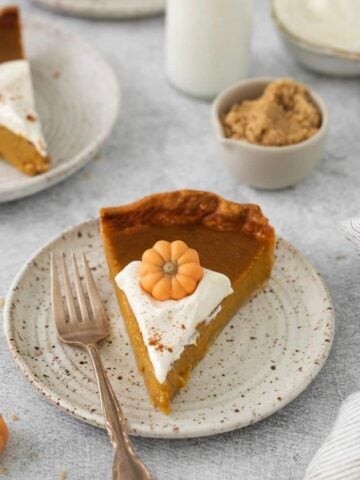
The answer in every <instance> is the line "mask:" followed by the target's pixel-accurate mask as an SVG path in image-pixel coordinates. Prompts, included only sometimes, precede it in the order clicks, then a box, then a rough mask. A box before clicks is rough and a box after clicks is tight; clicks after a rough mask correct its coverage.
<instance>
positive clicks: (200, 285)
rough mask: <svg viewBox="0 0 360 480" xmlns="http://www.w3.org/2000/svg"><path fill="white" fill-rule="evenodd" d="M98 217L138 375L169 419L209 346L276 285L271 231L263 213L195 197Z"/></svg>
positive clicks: (169, 196)
mask: <svg viewBox="0 0 360 480" xmlns="http://www.w3.org/2000/svg"><path fill="white" fill-rule="evenodd" d="M100 217H101V233H102V239H103V245H104V250H105V254H106V258H107V262H108V265H109V269H110V275H111V278H112V280H113V283H114V288H115V292H116V295H117V298H118V301H119V305H120V309H121V312H122V316H123V318H124V322H125V325H126V328H127V332H128V335H129V337H130V340H131V344H132V347H133V350H134V354H135V357H136V361H137V365H138V368H139V370H140V372H142V374H143V377H144V380H145V383H146V386H147V389H148V392H149V396H150V398H151V400H152V402H153V404H154V405H155V406H156V407H158V408H159V409H160V410H162V411H163V412H164V413H169V412H170V403H171V400H172V398H173V397H174V396H175V394H176V393H177V392H178V391H179V390H180V389H181V388H182V387H184V386H185V385H186V383H187V381H188V379H189V376H190V374H191V371H192V370H193V368H194V367H195V366H196V365H197V363H198V362H199V361H200V360H201V358H202V357H203V356H204V355H205V354H206V352H207V350H208V348H209V346H210V344H211V343H212V342H213V341H214V339H215V338H216V336H217V335H218V334H219V333H220V331H221V330H222V329H223V328H224V327H225V326H226V325H227V324H228V322H229V321H230V320H231V318H232V317H233V315H234V314H235V313H236V311H237V310H238V309H239V308H240V307H241V306H242V305H243V304H244V303H245V302H246V301H247V300H248V299H249V298H250V297H251V296H252V295H253V294H254V293H255V292H256V291H257V290H258V289H259V288H260V287H261V286H263V284H264V283H265V282H266V281H267V280H268V278H269V277H270V274H271V270H272V265H273V261H274V247H275V232H274V229H273V228H272V227H271V226H270V225H269V223H268V221H267V219H266V218H265V217H264V215H263V214H262V212H261V210H260V208H259V207H258V206H256V205H242V204H237V203H234V202H228V201H226V200H224V199H222V198H221V197H219V196H217V195H215V194H212V193H208V192H200V191H190V190H182V191H176V192H170V193H164V194H156V195H151V196H149V197H146V198H144V199H142V200H140V201H138V202H136V203H133V204H131V205H126V206H122V207H113V208H104V209H102V210H101V215H100Z"/></svg>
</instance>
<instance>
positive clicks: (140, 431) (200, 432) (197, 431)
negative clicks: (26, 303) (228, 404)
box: [4, 219, 335, 438]
mask: <svg viewBox="0 0 360 480" xmlns="http://www.w3.org/2000/svg"><path fill="white" fill-rule="evenodd" d="M95 224H96V225H98V220H97V219H92V220H88V221H86V222H83V223H81V224H79V225H76V226H75V227H71V228H68V229H67V230H65V231H63V232H62V233H60V234H59V235H56V236H54V237H53V238H52V240H50V241H49V242H47V243H46V244H45V245H44V246H42V247H40V248H39V249H38V250H37V251H36V252H35V253H34V254H33V255H32V256H31V257H30V258H29V260H28V261H27V262H26V263H25V264H24V266H23V267H22V268H21V269H20V271H19V272H18V273H17V275H16V277H15V278H14V280H13V282H12V285H11V287H10V289H9V293H8V295H7V298H6V302H5V306H4V332H5V335H6V338H7V341H8V345H9V348H10V351H11V353H12V355H13V357H14V360H15V363H16V364H17V366H18V367H19V368H20V370H21V371H22V373H23V374H24V375H25V377H26V378H27V379H28V380H29V381H30V383H31V385H33V387H35V389H36V390H38V391H39V392H40V393H41V394H42V396H44V397H45V398H46V399H47V400H49V401H50V402H51V403H53V405H55V406H56V407H58V408H60V409H61V410H63V411H65V412H66V413H68V414H70V415H72V416H74V417H75V418H78V419H80V420H83V421H84V422H86V423H89V424H91V425H94V426H97V427H100V428H104V419H103V417H102V416H101V415H98V414H96V413H95V414H94V413H91V412H89V411H88V410H84V409H81V408H79V407H77V411H76V413H74V412H73V405H72V404H71V402H68V401H67V400H66V399H65V398H62V399H61V402H60V404H59V402H57V401H56V400H55V394H54V393H53V391H52V390H51V389H48V388H47V387H46V386H44V384H43V383H42V382H41V381H39V380H38V379H37V378H36V377H34V375H33V374H32V372H31V369H30V368H29V366H28V364H27V362H26V359H25V358H24V357H23V356H22V355H21V353H20V352H18V350H17V346H16V343H15V341H14V340H13V339H12V328H13V327H12V324H11V320H10V311H11V308H12V307H11V305H12V303H13V302H14V300H15V298H16V295H17V290H18V285H19V284H20V283H21V280H22V277H23V275H24V274H25V272H26V271H27V270H28V269H29V268H30V269H31V268H33V264H32V262H33V261H34V260H35V259H36V257H38V256H39V255H41V254H42V253H43V252H44V250H47V251H49V249H50V248H51V246H52V245H53V244H54V243H55V242H57V241H58V240H59V239H60V238H62V237H63V238H64V237H66V235H67V234H71V233H72V232H74V231H76V230H77V229H78V228H81V227H82V228H86V227H87V226H93V225H95ZM278 244H279V245H281V246H282V248H285V249H288V250H291V251H293V252H295V254H296V255H297V257H298V258H299V260H300V261H301V263H302V264H303V265H305V266H306V268H307V269H308V270H309V272H311V275H312V276H313V278H314V280H315V282H316V283H317V286H318V287H319V288H320V290H322V294H323V295H324V297H322V301H323V302H324V304H326V305H327V308H326V317H325V318H324V319H323V321H324V322H325V321H326V325H327V328H328V330H327V332H326V335H325V332H324V337H325V336H326V340H325V342H327V343H324V344H323V348H322V350H321V352H317V353H318V355H317V356H316V361H314V363H313V365H312V367H311V371H310V372H309V371H308V372H307V374H306V375H305V376H304V377H303V378H302V381H300V382H298V383H297V384H296V386H295V387H293V388H292V390H291V392H290V393H289V394H288V395H287V397H286V398H281V401H279V403H278V405H277V406H276V407H272V408H270V409H269V410H268V411H266V412H264V413H263V414H260V415H258V416H256V418H254V419H251V420H249V421H247V422H246V423H244V422H238V421H236V420H234V419H232V420H230V421H229V422H228V423H224V424H222V425H221V426H219V425H217V426H216V427H215V428H214V427H213V426H212V425H211V421H209V423H208V425H201V426H200V427H199V426H198V427H196V426H194V425H189V427H188V428H186V429H184V428H183V429H182V430H181V431H178V430H177V429H173V430H171V431H169V430H165V431H163V430H162V429H158V430H157V429H153V428H150V427H148V426H147V425H146V424H145V425H142V426H141V427H139V425H137V427H136V428H132V425H131V424H130V425H129V431H130V434H133V435H136V436H144V437H151V438H192V437H202V436H209V435H213V434H219V433H224V432H228V431H232V430H235V429H238V428H243V427H246V426H247V425H250V424H253V423H256V422H258V421H261V420H263V419H265V418H267V417H268V416H270V415H272V414H274V413H276V412H277V411H279V410H281V409H282V408H284V407H285V406H287V405H288V404H289V403H290V402H292V401H293V400H294V399H295V398H297V397H298V396H299V395H300V394H301V393H302V392H303V391H304V390H305V389H306V388H307V387H308V386H309V385H310V383H312V381H313V380H314V378H315V377H316V375H317V374H318V373H319V372H320V370H321V369H322V367H323V365H324V364H325V362H326V360H327V357H328V355H329V353H330V350H331V347H332V344H333V339H334V332H335V314H334V308H333V304H332V300H331V296H330V292H329V290H328V288H327V286H326V285H325V284H324V282H323V280H322V279H321V277H320V276H319V274H318V273H317V272H316V270H315V269H314V267H313V266H312V264H311V263H310V262H309V260H307V258H306V257H304V256H303V255H302V254H301V253H300V252H299V251H298V250H297V249H296V248H295V247H294V246H293V245H291V244H290V243H289V242H287V241H286V240H284V239H282V238H278ZM139 378H140V374H139ZM120 400H121V398H120ZM154 411H155V410H154ZM166 418H169V417H166Z"/></svg>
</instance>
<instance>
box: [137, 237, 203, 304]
mask: <svg viewBox="0 0 360 480" xmlns="http://www.w3.org/2000/svg"><path fill="white" fill-rule="evenodd" d="M202 276H203V270H202V268H201V266H200V260H199V254H198V252H197V251H196V250H194V249H193V248H189V247H188V246H187V245H186V243H185V242H183V241H181V240H176V241H175V242H167V241H165V240H160V241H159V242H156V243H155V245H154V246H153V247H152V248H150V249H149V250H146V252H144V254H143V256H142V262H141V267H140V284H141V286H142V288H143V289H144V290H145V291H146V292H148V293H150V295H152V296H153V297H154V298H155V299H156V300H169V299H173V300H180V299H181V298H184V297H186V295H190V294H191V293H193V292H194V291H195V289H196V287H197V285H198V283H199V281H200V280H201V278H202Z"/></svg>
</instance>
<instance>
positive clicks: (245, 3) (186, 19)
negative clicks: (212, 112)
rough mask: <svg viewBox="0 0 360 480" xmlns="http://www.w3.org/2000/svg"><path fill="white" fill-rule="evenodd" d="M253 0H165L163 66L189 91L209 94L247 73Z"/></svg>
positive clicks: (206, 95)
mask: <svg viewBox="0 0 360 480" xmlns="http://www.w3.org/2000/svg"><path fill="white" fill-rule="evenodd" d="M251 7H252V0H167V12H166V72H167V75H168V78H169V80H170V82H171V83H172V84H173V85H174V86H175V87H177V88H178V89H180V90H182V91H184V92H185V93H187V94H189V95H193V96H195V97H201V98H213V97H215V96H216V95H217V94H218V93H220V92H221V91H222V90H223V89H224V88H226V87H227V86H229V85H231V84H232V83H235V82H237V81H238V80H241V79H242V78H244V77H246V76H247V75H248V70H249V56H250V52H249V50H250V31H251Z"/></svg>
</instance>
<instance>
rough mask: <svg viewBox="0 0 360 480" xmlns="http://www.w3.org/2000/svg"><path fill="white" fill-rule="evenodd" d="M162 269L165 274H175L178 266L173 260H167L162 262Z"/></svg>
mask: <svg viewBox="0 0 360 480" xmlns="http://www.w3.org/2000/svg"><path fill="white" fill-rule="evenodd" d="M163 270H164V273H166V275H175V274H176V273H177V271H178V267H177V264H176V263H175V262H172V261H171V260H169V261H168V262H166V263H164V266H163Z"/></svg>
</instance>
